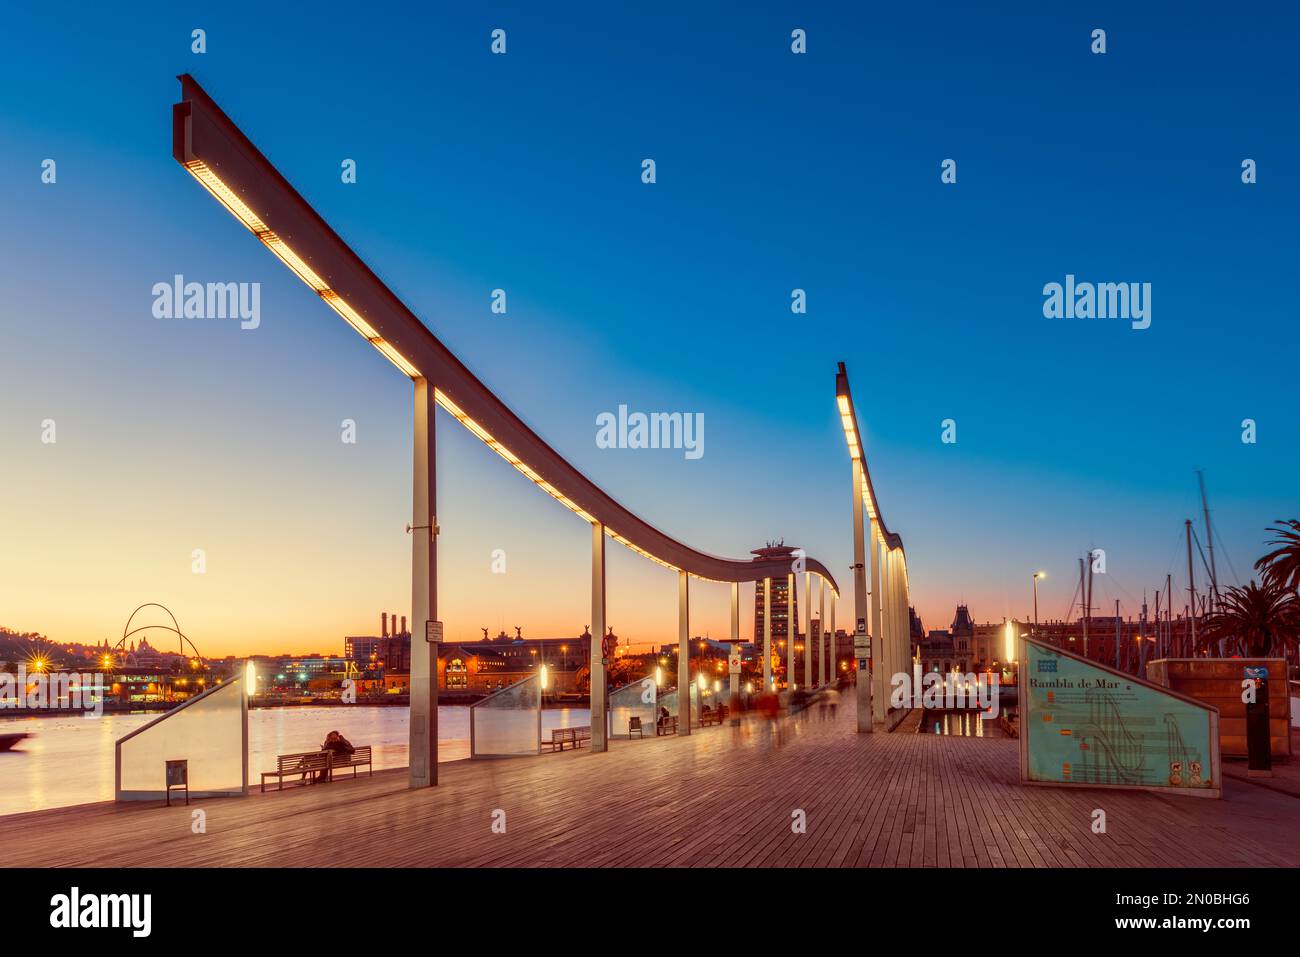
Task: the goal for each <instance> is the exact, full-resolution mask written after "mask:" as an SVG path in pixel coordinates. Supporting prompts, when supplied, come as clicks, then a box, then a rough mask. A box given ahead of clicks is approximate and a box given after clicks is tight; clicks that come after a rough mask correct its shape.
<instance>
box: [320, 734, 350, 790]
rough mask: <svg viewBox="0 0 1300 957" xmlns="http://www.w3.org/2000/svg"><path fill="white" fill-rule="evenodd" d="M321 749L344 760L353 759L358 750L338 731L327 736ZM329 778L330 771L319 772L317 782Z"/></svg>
mask: <svg viewBox="0 0 1300 957" xmlns="http://www.w3.org/2000/svg"><path fill="white" fill-rule="evenodd" d="M320 749H321V750H322V751H333V752H334V753H335V754H337V755H339V756H341V757H343V758H350V757H352V755H353V754H355V753H356V750H357V749H356V748H354V747H353V746H352V742H351V741H349V740H348V739H347V738H345V737H343V735H341V734H339V733H338V732H337V731H331V732H330V733H329V734H327V735H326V736H325V743H324V744H322V745H321V746H320ZM328 776H329V772H328V771H318V772H317V773H316V780H317V781H324V780H325V779H326V778H327V777H328Z"/></svg>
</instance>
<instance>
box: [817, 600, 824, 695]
mask: <svg viewBox="0 0 1300 957" xmlns="http://www.w3.org/2000/svg"><path fill="white" fill-rule="evenodd" d="M817 604H818V609H817V628H818V629H819V630H820V631H821V635H820V636H819V638H818V641H817V685H818V687H825V686H826V579H825V578H822V577H821V576H818V578H817Z"/></svg>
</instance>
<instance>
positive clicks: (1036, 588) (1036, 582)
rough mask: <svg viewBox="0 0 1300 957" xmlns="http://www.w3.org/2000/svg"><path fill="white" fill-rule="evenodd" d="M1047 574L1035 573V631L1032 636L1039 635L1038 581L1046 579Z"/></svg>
mask: <svg viewBox="0 0 1300 957" xmlns="http://www.w3.org/2000/svg"><path fill="white" fill-rule="evenodd" d="M1046 577H1047V572H1034V630H1033V632H1032V634H1035V635H1037V634H1038V579H1040V578H1046Z"/></svg>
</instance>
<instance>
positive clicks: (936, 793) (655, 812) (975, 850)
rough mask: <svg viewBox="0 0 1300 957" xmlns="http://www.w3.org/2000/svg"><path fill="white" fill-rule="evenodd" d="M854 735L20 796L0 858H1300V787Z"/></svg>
mask: <svg viewBox="0 0 1300 957" xmlns="http://www.w3.org/2000/svg"><path fill="white" fill-rule="evenodd" d="M853 728H854V726H853V712H852V709H851V708H843V707H842V708H841V709H840V714H839V717H838V719H836V720H832V721H826V722H822V721H819V720H818V718H817V716H816V715H815V714H814V715H808V716H806V717H804V718H795V719H791V720H789V721H787V722H786V723H785V724H784V734H783V737H784V741H783V743H782V744H781V745H780V746H779V747H776V746H773V745H772V744H771V743H770V742H769V740H768V735H767V734H766V729H765V728H763V727H762V726H761V725H758V724H753V723H750V724H747V725H745V726H744V727H743V728H741V729H733V728H730V727H727V726H722V727H715V728H709V729H706V730H704V731H699V732H696V733H695V734H692V735H691V736H689V737H685V738H678V737H668V738H647V739H646V740H644V741H629V742H623V741H618V742H614V745H613V749H612V750H611V751H610V752H609V753H608V754H604V755H600V754H591V753H589V752H587V751H580V752H565V753H563V754H556V755H549V754H548V755H544V756H542V757H538V758H522V759H516V760H505V761H481V762H473V763H470V762H458V763H456V764H451V765H443V766H442V768H441V771H440V773H441V778H442V784H441V785H440V786H439V787H437V788H435V789H432V790H424V791H410V790H408V789H407V788H406V773H405V771H389V772H380V773H377V774H376V775H375V776H374V777H373V778H364V777H363V778H360V779H358V780H356V781H352V780H346V781H338V782H335V783H333V784H329V785H321V786H312V787H306V788H294V789H292V790H286V791H285V792H282V793H268V794H266V795H254V796H251V797H248V798H245V799H229V798H228V799H224V800H209V801H204V802H196V803H195V804H194V805H193V806H192V807H191V808H185V807H183V806H174V807H171V808H163V807H158V806H155V805H149V806H115V805H112V804H96V805H87V806H84V807H80V808H64V809H60V810H52V811H38V812H33V813H30V814H20V815H11V816H8V817H2V818H0V846H3V847H4V848H5V855H4V857H5V864H6V865H7V866H24V865H27V866H49V865H62V866H66V865H74V866H81V865H92V866H128V865H153V866H258V865H291V866H334V867H338V866H349V865H370V866H385V867H394V866H496V865H585V866H611V865H612V866H617V865H640V866H693V867H718V866H773V865H786V866H817V867H826V866H858V867H862V866H872V867H882V866H938V867H947V866H953V867H962V866H1006V867H1053V866H1069V867H1097V866H1120V867H1125V866H1156V867H1189V866H1201V865H1204V866H1243V867H1246V866H1249V867H1256V866H1268V865H1288V866H1296V865H1298V864H1300V800H1298V799H1296V798H1294V797H1291V796H1288V795H1286V794H1282V793H1278V792H1276V791H1270V790H1265V789H1263V788H1258V787H1256V786H1254V785H1252V784H1249V783H1245V782H1242V781H1238V780H1234V779H1228V780H1227V781H1226V782H1225V784H1224V797H1223V799H1222V800H1219V801H1214V800H1199V799H1193V798H1182V799H1178V798H1173V797H1164V796H1161V795H1156V794H1150V793H1145V792H1117V791H1102V790H1082V789H1080V790H1067V789H1056V788H1045V787H1036V788H1029V787H1023V786H1021V785H1020V784H1019V783H1017V765H1016V762H1017V752H1016V744H1015V742H1014V741H1013V740H1009V739H1002V738H989V739H980V738H952V737H940V736H934V735H921V734H910V733H902V732H900V733H895V734H876V735H872V736H859V735H857V734H856V733H855V732H854V730H853ZM254 770H257V769H254ZM194 807H202V808H203V809H204V810H205V811H206V814H207V820H206V826H207V832H206V833H204V834H194V833H192V832H191V813H190V812H191V810H192V809H193V808H194ZM1094 808H1102V809H1104V810H1105V811H1106V814H1107V833H1105V834H1093V833H1092V831H1091V827H1090V825H1091V822H1092V812H1093V809H1094ZM498 809H499V810H501V811H504V812H505V821H506V833H504V834H498V833H493V831H492V822H493V812H494V811H495V810H498ZM795 810H803V811H804V812H805V814H806V816H807V832H806V833H804V834H798V833H794V832H793V830H792V828H791V822H792V812H793V811H795Z"/></svg>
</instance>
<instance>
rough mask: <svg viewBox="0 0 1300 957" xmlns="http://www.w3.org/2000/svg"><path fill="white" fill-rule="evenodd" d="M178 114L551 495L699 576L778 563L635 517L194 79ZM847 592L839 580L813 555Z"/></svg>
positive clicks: (389, 343) (335, 298)
mask: <svg viewBox="0 0 1300 957" xmlns="http://www.w3.org/2000/svg"><path fill="white" fill-rule="evenodd" d="M179 79H180V81H181V97H182V99H181V102H180V103H177V104H175V105H174V106H173V108H172V153H173V155H174V157H175V158H176V160H177V162H179V163H180V164H181V165H182V166H184V167H185V168H186V170H187V171H188V172H189V173H190V174H191V175H193V176H194V177H195V178H196V179H198V180H199V182H200V183H202V184H203V185H204V187H205V188H206V189H207V190H208V191H209V192H210V193H212V195H213V196H215V197H216V198H217V199H218V200H219V201H220V202H221V203H222V204H223V205H224V206H225V207H226V208H227V210H229V211H230V212H231V213H232V214H233V215H234V216H235V217H236V218H238V219H239V220H240V221H241V222H242V223H243V224H244V225H245V226H246V227H248V229H249V230H250V231H251V232H253V234H254V235H255V236H257V238H258V239H260V240H261V241H262V242H263V243H264V244H265V245H266V246H267V247H268V248H269V249H271V251H272V252H274V253H275V254H276V255H277V256H278V257H279V258H280V259H281V260H282V261H283V262H284V263H285V264H286V265H288V266H289V267H290V268H291V269H292V270H293V271H294V272H295V273H296V274H297V275H298V277H299V278H301V279H302V280H303V281H304V282H306V283H307V284H308V285H309V286H311V287H312V288H313V289H314V290H315V291H316V292H317V294H318V295H320V296H321V298H322V299H324V300H325V301H326V303H327V304H329V305H330V307H331V308H333V309H334V310H335V311H336V312H338V313H339V315H341V316H342V317H343V318H344V319H345V320H347V322H348V323H349V324H350V325H352V327H353V328H354V329H356V330H357V331H358V332H360V333H361V335H362V336H364V337H365V338H366V339H368V340H369V341H370V342H371V344H372V345H374V346H375V347H376V348H377V349H379V351H380V352H382V353H383V354H384V355H385V356H386V357H388V358H389V360H390V361H392V362H393V363H394V365H397V366H398V368H400V369H402V371H403V372H405V373H406V374H407V375H409V376H411V377H412V378H424V379H426V380H428V381H429V382H430V383H431V384H432V385H433V386H434V388H435V397H436V398H437V401H438V404H439V405H440V406H442V408H443V409H444V410H445V411H447V412H449V413H450V414H451V415H452V416H454V417H455V418H456V419H457V420H458V421H460V423H461V424H462V425H464V426H465V427H466V428H468V429H469V430H470V431H471V432H473V433H474V434H475V435H476V436H477V437H478V438H479V439H480V440H482V441H483V442H484V443H485V444H486V445H488V446H489V447H490V448H492V449H493V451H495V452H497V454H499V455H501V456H502V458H505V459H506V461H508V462H510V464H511V465H513V466H514V467H515V468H516V469H518V470H519V471H520V472H522V473H523V474H524V475H525V476H527V477H528V478H529V479H530V480H532V481H533V482H534V483H535V484H537V485H538V486H540V487H541V488H542V489H543V490H544V491H546V492H547V494H549V495H551V496H552V497H553V498H555V499H557V500H558V501H560V502H561V503H562V504H563V505H565V506H566V507H567V508H569V509H570V510H571V511H573V512H575V513H576V514H578V515H579V516H580V517H581V518H583V519H585V520H586V521H588V522H590V523H592V524H599V525H601V526H602V527H603V528H604V529H605V530H606V532H607V534H609V535H610V536H611V537H612V538H614V539H615V540H616V541H618V542H620V543H622V544H624V545H626V546H627V547H629V548H631V549H632V550H633V551H636V552H638V553H639V554H641V555H643V556H645V557H647V558H649V559H651V560H652V561H655V562H658V563H660V564H662V565H666V566H668V567H670V568H675V569H680V570H683V571H686V572H687V573H688V574H691V575H694V576H695V577H696V578H701V579H708V580H712V581H719V582H747V581H759V580H761V579H763V578H768V577H782V576H784V575H786V574H787V573H788V572H789V571H790V567H789V563H788V562H784V561H780V560H770V559H769V560H763V559H753V560H744V559H730V558H723V557H720V556H716V555H710V554H707V553H705V552H702V551H699V550H698V549H695V548H692V547H691V546H689V545H686V544H685V543H683V542H680V541H678V540H677V539H675V538H673V537H671V536H670V535H668V534H667V533H665V532H662V531H660V530H659V529H657V528H655V527H654V526H652V525H651V524H650V523H649V522H647V521H645V520H644V519H642V518H640V517H639V516H637V515H635V514H633V513H632V512H631V511H630V510H628V509H627V508H625V507H624V506H623V505H621V504H620V503H619V502H617V501H615V499H614V498H613V497H612V496H610V495H609V494H608V493H606V492H605V491H604V489H602V488H600V487H599V486H598V485H596V484H595V483H594V482H592V481H591V480H590V479H589V478H587V476H586V475H584V474H583V473H582V472H580V471H579V470H578V469H577V468H575V467H574V466H573V465H571V464H570V463H569V462H568V460H567V459H565V458H564V457H563V456H562V455H560V453H559V452H557V451H556V450H555V449H554V448H552V447H551V446H550V445H549V444H547V443H546V442H545V441H544V440H543V439H542V438H541V437H540V436H538V435H537V433H535V432H534V431H533V430H532V429H531V428H529V427H528V425H526V424H525V423H524V421H523V420H522V419H521V418H520V417H519V416H518V415H516V414H515V413H514V412H513V411H511V409H510V408H509V407H507V406H506V404H505V403H504V402H502V401H501V400H500V399H499V398H497V396H496V395H495V394H494V393H493V392H492V391H491V390H490V389H489V388H488V387H487V386H486V385H484V383H483V382H482V381H481V380H480V379H479V378H478V377H477V376H475V375H474V373H472V372H471V371H470V370H469V369H468V368H467V367H466V366H465V365H464V364H463V363H462V362H461V361H460V360H459V359H458V358H456V356H455V355H453V354H452V352H451V350H449V349H448V348H447V347H446V346H445V345H443V343H442V342H441V340H439V339H438V337H437V336H435V335H434V334H433V333H432V332H431V331H430V330H429V328H428V327H427V326H425V325H424V323H423V322H421V321H420V319H419V318H418V317H417V316H416V315H415V314H414V313H413V312H412V311H411V310H410V309H408V308H407V307H406V305H405V304H404V303H402V301H401V300H400V299H399V298H398V297H397V296H396V295H395V294H394V293H393V292H392V290H390V289H389V288H388V286H387V285H385V284H384V282H383V281H382V280H380V279H379V277H378V276H376V275H375V274H374V272H372V271H371V270H370V268H369V267H368V266H366V264H365V263H364V262H363V261H362V260H361V258H360V257H359V256H358V255H357V254H356V253H355V252H354V251H353V250H352V248H351V247H350V246H348V245H347V243H345V242H344V241H343V240H342V239H341V238H340V237H339V236H338V234H337V233H335V232H334V230H333V229H331V228H330V226H329V225H328V224H327V223H326V222H325V220H324V219H322V218H321V216H320V215H319V214H318V213H317V212H316V211H315V210H314V209H313V208H312V206H311V205H310V204H309V203H308V202H307V201H306V200H305V199H303V197H302V196H301V195H299V193H298V192H297V191H296V190H295V189H294V188H293V187H292V186H291V185H290V184H289V182H288V180H286V179H285V178H284V177H283V176H282V175H281V174H280V172H279V171H278V170H277V169H276V168H275V167H274V166H273V165H271V163H270V161H269V160H267V158H266V157H265V156H263V155H262V153H261V152H260V151H258V149H257V147H255V146H254V145H253V143H252V141H251V140H249V139H248V137H247V136H245V135H244V133H243V132H242V131H241V130H240V129H239V128H238V127H237V126H236V125H235V124H234V122H233V121H231V119H230V118H229V117H228V116H226V114H225V113H224V112H223V111H222V110H221V108H220V107H218V106H217V104H216V103H215V102H214V101H213V100H212V98H211V97H210V96H208V94H207V93H206V92H205V91H204V90H203V88H202V87H201V86H199V84H198V82H197V81H196V80H195V79H194V78H193V77H192V76H190V75H189V74H184V75H182V76H181V77H179ZM804 561H805V567H806V569H807V570H808V571H811V572H813V573H814V574H817V575H820V576H822V578H823V579H825V580H826V581H827V582H828V583H829V584H830V586H831V588H832V590H833V591H834V592H835V593H836V594H837V595H838V594H839V588H838V586H837V585H836V584H835V579H834V576H832V575H831V573H830V571H829V570H828V569H827V568H826V566H825V565H823V564H822V563H821V562H819V561H817V560H816V559H813V558H805V559H804Z"/></svg>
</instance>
